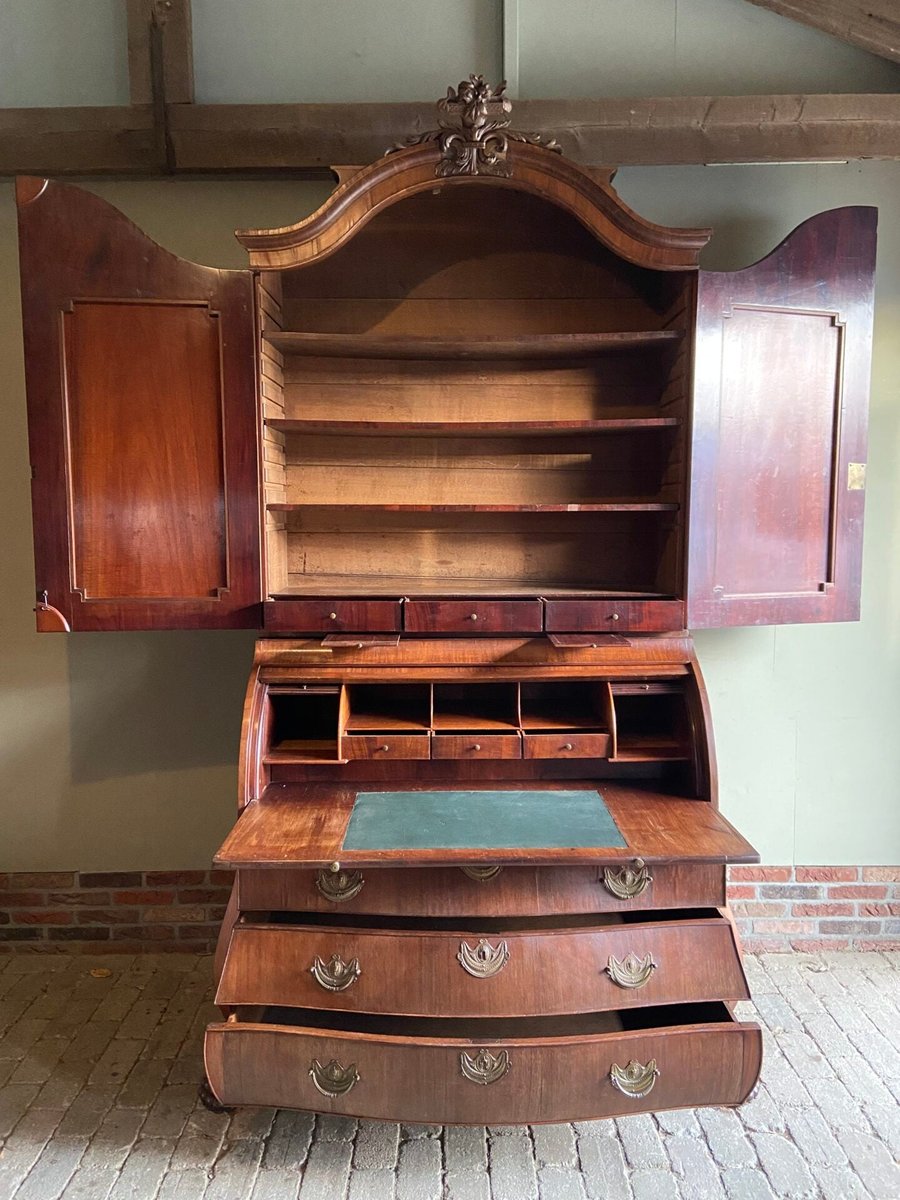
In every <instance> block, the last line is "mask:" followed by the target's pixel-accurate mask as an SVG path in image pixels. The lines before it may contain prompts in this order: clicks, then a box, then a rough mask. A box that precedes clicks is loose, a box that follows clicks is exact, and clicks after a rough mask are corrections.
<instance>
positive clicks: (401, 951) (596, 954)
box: [216, 915, 748, 1017]
mask: <svg viewBox="0 0 900 1200" xmlns="http://www.w3.org/2000/svg"><path fill="white" fill-rule="evenodd" d="M613 920H615V918H613ZM490 924H491V925H492V926H498V927H500V926H502V922H500V921H497V922H491V923H490ZM747 997H748V991H747V984H746V980H745V978H744V973H743V970H742V968H741V964H740V957H739V954H738V949H737V946H736V944H735V940H734V933H733V930H732V927H731V924H730V923H729V922H728V921H727V920H726V919H725V918H723V917H721V916H699V915H698V916H696V917H693V918H691V919H685V920H668V921H666V920H656V921H653V920H648V921H640V922H627V923H621V922H619V923H615V924H605V925H604V924H599V923H591V924H585V923H581V924H576V925H572V924H570V925H568V926H566V925H563V926H562V927H552V928H548V927H546V926H544V927H543V928H536V929H521V928H518V929H514V930H503V929H502V928H498V929H495V930H491V931H486V930H485V929H483V928H482V929H480V930H476V931H474V932H472V931H471V930H467V929H466V927H465V926H460V928H459V929H458V930H447V929H443V928H442V929H422V928H421V927H418V928H413V929H408V928H406V929H404V928H397V927H394V928H384V929H377V928H374V929H373V928H367V927H360V928H354V927H353V926H352V925H351V926H349V927H348V925H346V924H345V925H341V926H323V925H320V924H317V925H309V924H308V925H303V924H299V925H255V924H239V925H237V926H236V927H235V929H234V931H233V933H232V936H231V943H230V946H229V948H228V954H227V956H226V960H225V967H224V971H223V973H222V977H221V979H220V982H219V988H218V992H217V994H216V1003H217V1004H219V1005H221V1006H223V1007H227V1008H234V1007H238V1006H242V1005H260V1004H261V1005H289V1006H295V1007H298V1008H311V1009H319V1008H328V1009H337V1010H343V1011H347V1012H368V1013H382V1014H392V1013H393V1014H405V1015H410V1016H422V1017H501V1016H504V1017H505V1016H514V1017H516V1016H528V1017H531V1016H538V1017H539V1016H551V1015H558V1014H565V1013H589V1012H602V1011H606V1010H612V1009H620V1008H632V1007H638V1006H642V1005H653V1004H675V1003H687V1002H694V1001H705V1000H727V1001H735V1000H743V999H747Z"/></svg>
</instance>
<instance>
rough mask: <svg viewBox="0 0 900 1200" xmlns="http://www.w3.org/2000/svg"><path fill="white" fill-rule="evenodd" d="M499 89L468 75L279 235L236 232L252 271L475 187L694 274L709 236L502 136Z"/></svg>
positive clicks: (299, 258) (642, 259) (548, 150)
mask: <svg viewBox="0 0 900 1200" xmlns="http://www.w3.org/2000/svg"><path fill="white" fill-rule="evenodd" d="M505 87H506V84H505V83H501V84H500V85H499V86H498V87H497V88H491V87H490V85H488V84H487V83H485V81H484V78H483V77H482V76H480V75H471V76H470V77H469V79H468V80H464V81H463V82H462V83H460V85H459V87H458V88H457V89H455V90H454V89H453V88H448V89H447V95H446V97H445V98H444V99H443V100H440V101H439V102H438V112H439V126H440V127H439V128H438V129H436V130H430V131H428V132H427V133H423V134H420V135H419V136H417V137H415V138H413V139H410V142H409V143H408V144H407V145H405V146H398V147H394V148H393V149H391V150H388V151H387V153H385V154H384V155H382V157H381V158H379V159H377V160H376V161H375V162H373V163H372V164H371V165H369V166H367V167H363V168H361V169H360V170H358V171H355V172H354V173H353V174H351V175H350V176H349V177H348V178H346V179H344V180H343V182H342V183H341V184H340V186H339V187H338V188H337V189H336V190H335V191H334V192H333V193H332V195H331V196H329V197H328V199H327V200H326V201H325V203H324V204H323V205H322V206H321V208H319V209H317V210H316V212H314V213H312V214H311V215H310V216H308V217H306V218H305V219H304V220H302V221H298V222H297V224H296V225H285V226H283V227H281V228H279V229H239V230H237V231H236V235H235V236H236V237H237V239H238V241H239V242H241V244H242V245H244V246H246V248H247V250H248V251H249V255H250V265H251V266H252V267H258V268H261V269H263V270H284V269H287V268H290V267H299V266H304V265H306V264H307V263H311V262H314V261H316V260H317V259H322V258H326V257H327V256H328V255H329V254H332V253H333V252H334V251H335V250H337V249H339V248H340V247H341V246H343V245H345V244H346V243H347V242H348V241H349V240H350V239H351V238H352V237H353V236H354V235H355V234H356V233H357V232H358V231H359V230H361V229H362V228H363V227H364V226H365V225H366V224H367V223H368V222H369V221H370V220H371V219H372V218H373V217H374V216H376V215H377V214H378V213H379V212H382V211H383V210H384V209H386V208H389V207H390V206H391V205H392V204H396V203H397V202H398V201H399V200H404V199H406V198H407V197H409V196H414V195H416V194H417V193H419V192H424V191H435V190H439V189H441V188H444V187H465V186H466V185H470V186H471V185H472V184H479V185H481V186H484V185H490V186H496V187H503V188H511V189H513V190H518V191H521V192H527V193H529V194H531V195H534V196H539V197H541V198H542V199H544V200H547V201H549V202H550V203H551V204H556V205H558V206H559V207H560V208H561V209H564V210H565V211H567V212H569V213H571V215H572V216H574V217H575V218H576V219H577V220H579V221H580V222H581V223H582V225H584V226H585V227H586V228H587V229H588V230H589V231H590V232H591V233H592V234H593V235H594V236H595V237H596V238H597V240H598V241H599V242H601V243H602V244H603V245H604V246H606V247H607V248H608V249H610V250H611V251H613V253H615V254H617V255H619V256H620V257H621V258H624V259H625V260H627V261H628V262H631V263H634V264H636V265H637V266H640V267H648V268H650V269H652V270H657V271H684V270H691V269H695V268H696V267H697V262H698V257H699V254H700V251H701V250H702V249H703V247H704V246H705V245H706V243H707V242H708V241H709V238H710V233H711V231H710V230H709V229H671V228H667V227H666V226H663V225H655V224H653V223H652V222H650V221H645V220H644V219H643V218H642V217H640V216H638V214H637V213H635V212H634V211H633V210H632V209H630V208H629V207H628V205H627V204H625V203H623V201H622V200H621V199H620V198H619V196H618V195H617V193H616V192H615V190H614V189H613V188H612V186H611V184H610V179H611V177H612V174H613V171H612V170H611V169H610V170H607V171H603V172H594V173H588V172H587V171H585V170H583V169H582V168H581V167H579V166H577V165H576V164H575V163H573V162H571V161H570V160H569V159H566V158H564V157H563V156H562V154H561V153H560V151H559V147H558V146H557V145H556V143H555V142H549V143H545V142H543V141H542V139H540V138H538V137H536V136H534V135H531V134H524V133H519V132H518V131H516V130H512V129H510V128H509V122H510V115H509V114H510V112H511V110H512V104H511V102H510V101H509V100H508V99H507V97H506V96H505V95H504V88H505Z"/></svg>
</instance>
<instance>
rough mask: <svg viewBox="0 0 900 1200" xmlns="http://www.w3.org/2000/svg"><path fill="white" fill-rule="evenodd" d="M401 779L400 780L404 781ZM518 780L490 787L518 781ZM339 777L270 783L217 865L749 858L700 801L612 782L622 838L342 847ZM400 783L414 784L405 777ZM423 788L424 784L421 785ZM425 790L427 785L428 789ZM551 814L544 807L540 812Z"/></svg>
mask: <svg viewBox="0 0 900 1200" xmlns="http://www.w3.org/2000/svg"><path fill="white" fill-rule="evenodd" d="M404 786H405V785H404ZM523 786H524V785H523V783H522V782H518V783H512V784H504V782H503V781H497V782H496V784H494V783H492V785H491V787H492V788H494V789H496V790H502V789H503V788H504V787H512V788H515V789H521V788H522V787H523ZM568 786H574V787H578V788H584V787H590V786H591V785H590V783H589V782H585V781H579V782H578V783H574V782H570V781H565V782H563V781H554V783H553V787H554V788H562V787H568ZM365 790H366V789H365V788H364V787H351V786H341V785H339V784H334V783H331V784H321V783H315V784H272V785H271V786H270V787H268V788H267V789H266V791H265V793H264V794H263V796H262V797H261V798H260V799H259V800H255V801H253V802H251V803H250V804H248V805H247V807H246V808H245V809H244V811H243V813H242V814H241V816H240V818H239V819H238V822H237V824H236V825H235V827H234V829H233V830H232V831H231V833H230V834H229V835H228V837H227V838H226V839H225V842H224V844H223V845H222V847H221V848H220V850H219V852H218V854H217V855H216V858H215V861H216V863H218V864H220V865H222V866H230V867H245V866H256V867H259V866H284V865H287V864H296V865H297V866H328V865H329V864H331V863H332V862H335V861H340V862H341V863H342V864H346V865H347V866H367V865H371V866H376V865H379V864H382V865H385V866H387V865H390V864H392V863H394V864H396V863H398V862H405V863H407V864H409V865H414V864H418V863H425V864H429V865H432V866H442V865H446V864H453V863H456V864H460V863H463V864H464V863H471V862H500V863H506V862H508V863H515V862H524V863H528V864H535V865H539V864H547V865H552V864H557V865H563V864H573V865H574V864H578V863H592V862H593V863H597V862H619V863H621V862H626V861H629V860H631V859H634V858H642V859H643V860H644V861H645V862H648V863H653V862H671V861H674V860H682V861H685V862H718V863H724V862H756V861H758V855H757V854H756V852H755V850H754V849H753V847H752V846H751V845H750V843H749V842H747V841H746V839H745V838H743V837H742V836H741V835H740V834H739V833H738V832H737V830H736V829H735V828H734V827H733V826H732V825H730V824H729V822H728V821H726V820H725V818H724V817H723V816H722V815H721V814H720V813H719V812H717V811H716V809H715V808H713V806H712V805H711V804H709V803H707V802H706V801H701V800H684V799H677V798H674V797H672V796H671V795H667V794H665V793H660V792H654V791H651V790H649V789H643V788H641V787H638V786H626V785H624V784H622V783H619V782H608V783H607V782H605V781H604V783H603V786H602V788H601V791H602V795H603V799H604V801H605V802H606V805H607V808H608V809H609V811H610V813H611V815H612V817H613V819H614V820H615V822H616V825H617V826H618V827H619V830H620V831H621V833H622V835H623V837H624V838H625V840H626V843H627V846H626V848H625V849H621V848H615V849H612V848H610V847H607V846H585V847H577V848H566V849H549V848H546V849H526V850H522V849H504V850H496V849H494V850H466V849H460V850H441V849H431V850H415V851H411V850H406V851H403V850H396V851H379V850H346V851H345V850H344V849H343V840H344V834H345V832H346V829H347V824H348V822H349V819H350V813H351V811H352V808H353V803H354V799H355V797H356V793H357V792H358V791H365ZM408 790H410V791H414V790H417V789H416V786H415V785H410V786H409V788H408ZM423 790H424V789H423ZM432 790H433V789H432ZM548 820H551V821H552V813H548Z"/></svg>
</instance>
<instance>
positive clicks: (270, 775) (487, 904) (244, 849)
mask: <svg viewBox="0 0 900 1200" xmlns="http://www.w3.org/2000/svg"><path fill="white" fill-rule="evenodd" d="M439 108H440V119H439V128H438V129H437V130H436V131H435V132H433V133H426V134H423V135H421V136H419V137H418V138H417V139H415V140H414V141H412V142H411V143H410V144H408V145H407V146H405V147H403V148H400V149H396V150H394V151H391V152H389V153H387V154H386V155H385V156H384V157H383V158H381V159H379V160H378V161H377V162H375V163H373V164H371V165H370V166H367V167H360V168H354V169H342V170H341V171H340V172H339V175H340V178H341V183H340V185H339V186H338V187H337V189H336V191H335V192H334V194H333V195H332V196H331V197H330V199H329V200H328V201H327V202H326V203H325V204H324V205H323V207H322V208H321V209H319V210H318V211H317V212H316V213H313V214H312V216H310V217H308V218H306V219H305V220H303V221H301V222H299V224H297V225H293V226H288V227H285V228H282V229H272V230H244V231H239V233H238V237H239V239H240V241H241V242H242V243H243V245H244V246H245V247H246V248H247V250H248V251H249V259H250V262H249V269H248V270H246V271H222V270H214V269H211V268H208V267H201V266H197V265H195V264H193V263H189V262H185V261H183V260H180V259H177V258H175V257H174V256H173V255H171V254H169V253H168V252H167V251H165V250H163V249H162V248H160V247H158V246H156V245H155V244H154V243H152V242H151V241H149V239H147V238H146V237H145V236H144V235H143V234H142V233H141V232H140V231H139V230H137V229H136V228H135V227H134V226H133V225H132V224H131V223H130V222H128V221H127V220H126V219H125V218H124V217H123V216H122V215H121V214H119V213H117V212H116V211H115V210H114V209H112V208H111V207H110V206H108V205H107V204H105V203H104V202H102V201H100V200H99V199H97V198H96V197H94V196H92V195H90V194H88V193H86V192H84V191H81V190H79V189H76V188H72V187H67V186H63V185H60V184H56V183H52V182H48V181H46V180H35V179H22V180H20V181H19V184H18V199H19V206H20V244H21V262H22V286H23V314H24V327H25V348H26V368H27V381H28V404H29V429H30V438H31V451H32V462H33V466H34V483H33V492H34V518H35V561H36V572H37V594H38V606H37V613H38V627H39V628H40V629H43V630H48V631H49V630H73V631H78V630H102V629H173V628H180V629H200V628H207V629H208V628H218V629H223V628H258V629H260V630H261V631H262V632H263V635H264V636H262V637H261V639H260V640H259V641H258V642H257V645H256V653H255V659H254V664H253V669H252V673H251V678H250V684H249V688H248V692H247V697H246V702H245V709H244V722H243V730H242V737H241V756H240V769H239V774H240V780H239V817H238V820H237V822H236V824H235V826H234V828H233V830H232V832H231V834H230V835H229V836H228V838H227V840H226V842H225V844H224V845H223V846H222V847H221V849H220V850H219V852H218V855H217V857H216V861H217V862H218V863H220V864H221V865H223V866H227V867H231V868H233V869H234V871H235V883H234V890H233V893H232V898H231V903H230V905H229V909H228V913H227V915H226V918H225V920H224V922H223V927H222V933H221V937H220V940H219V947H218V952H217V955H216V979H217V992H216V1002H217V1004H218V1005H219V1006H220V1008H221V1010H222V1020H221V1021H218V1022H215V1023H213V1024H212V1025H210V1027H209V1028H208V1030H207V1033H206V1066H207V1074H208V1084H209V1087H210V1089H211V1092H212V1094H213V1096H214V1097H215V1099H216V1100H217V1101H218V1102H219V1103H221V1104H224V1105H241V1104H261V1105H275V1106H283V1107H295V1108H305V1109H314V1110H322V1111H328V1112H335V1113H344V1114H350V1115H357V1116H365V1117H376V1118H385V1119H391V1120H403V1121H414V1122H417V1121H425V1122H429V1123H446V1122H461V1123H479V1124H480V1123H491V1124H518V1123H534V1122H540V1121H554V1122H555V1121H564V1120H571V1119H588V1118H591V1117H603V1116H607V1115H615V1114H622V1113H629V1112H638V1111H648V1110H653V1109H669V1108H677V1107H679V1106H686V1105H689V1106H694V1105H703V1104H738V1103H740V1102H741V1101H742V1100H743V1099H745V1098H746V1096H747V1095H748V1094H749V1092H750V1091H751V1089H752V1088H753V1086H754V1083H755V1081H756V1079H757V1077H758V1074H759V1068H760V1058H761V1035H760V1031H759V1028H758V1027H757V1026H756V1025H755V1024H752V1023H748V1022H742V1021H739V1020H736V1019H735V1017H734V1005H735V1003H736V1002H737V1001H739V1000H743V999H746V998H747V997H748V991H747V984H746V980H745V978H744V974H743V970H742V967H741V960H740V952H739V949H738V945H737V942H736V939H735V933H734V929H733V925H732V922H731V920H730V918H729V914H728V910H727V906H726V897H725V875H726V866H727V864H728V863H735V862H753V861H756V855H755V852H754V850H753V848H752V847H751V846H750V845H749V844H748V843H747V842H746V841H745V839H744V838H743V837H742V836H741V835H740V834H739V833H738V832H737V831H736V830H735V829H734V828H733V827H732V826H731V825H730V824H729V822H728V821H727V820H725V818H724V817H723V816H722V815H721V814H720V812H719V811H718V803H717V783H716V766H715V752H714V746H713V736H712V726H711V721H710V716H709V710H708V705H707V701H706V695H705V691H704V687H703V681H702V677H701V674H700V670H699V667H698V664H697V659H696V655H695V652H694V648H693V644H692V640H691V637H690V634H689V633H687V632H686V630H687V629H693V628H706V627H711V626H726V625H742V624H743V625H753V624H765V623H776V622H803V621H830V620H850V619H854V618H855V617H857V616H858V608H859V582H860V550H861V536H862V515H863V501H864V495H865V493H864V482H865V437H866V405H867V388H868V370H869V353H870V340H871V317H872V274H873V263H874V244H875V213H874V210H872V209H868V208H845V209H838V210H834V211H831V212H827V213H822V214H820V215H818V216H815V217H812V218H811V219H810V220H808V221H807V222H806V223H804V224H803V225H802V226H800V227H799V228H798V229H797V230H796V231H795V232H794V233H793V234H792V235H791V236H790V237H789V238H787V239H786V241H784V242H783V243H782V244H781V245H780V246H779V247H778V248H777V249H776V250H774V251H773V253H772V254H770V255H769V256H768V257H767V258H764V259H763V260H762V261H760V262H759V263H757V264H755V265H753V266H750V267H748V268H746V269H744V270H740V271H733V272H719V273H716V272H708V271H702V270H700V269H699V266H698V256H699V253H700V251H701V249H702V247H703V246H704V245H705V243H706V241H707V240H708V237H709V231H708V230H701V229H670V228H663V227H661V226H658V225H654V224H651V223H649V222H647V221H645V220H643V219H642V218H641V217H639V216H638V215H637V214H636V213H634V212H632V211H631V210H630V209H629V208H628V207H627V206H626V205H625V204H624V203H623V202H622V201H621V199H620V198H619V197H618V196H617V194H616V192H615V190H614V189H613V187H612V176H613V172H612V171H611V170H606V171H600V170H593V171H585V170H583V169H582V168H580V167H578V166H576V165H575V164H574V163H572V162H570V161H568V160H567V159H565V158H564V157H563V156H562V155H561V154H560V153H558V150H557V148H556V147H555V146H553V145H543V144H540V142H539V141H537V140H535V139H533V138H530V137H528V136H527V135H525V134H520V133H517V132H516V131H514V130H513V129H512V128H510V120H511V117H510V104H509V101H508V100H506V98H505V96H504V95H503V92H502V88H501V89H496V90H492V89H491V88H490V87H489V86H488V85H487V84H485V83H484V81H483V80H482V79H480V78H478V77H473V78H471V79H470V80H469V81H467V82H465V83H463V84H461V85H460V87H459V88H458V89H456V90H453V89H451V91H450V92H449V94H448V96H447V98H446V99H445V100H443V101H441V104H440V105H439ZM748 736H750V737H752V736H753V734H752V730H748ZM763 800H764V798H761V802H763Z"/></svg>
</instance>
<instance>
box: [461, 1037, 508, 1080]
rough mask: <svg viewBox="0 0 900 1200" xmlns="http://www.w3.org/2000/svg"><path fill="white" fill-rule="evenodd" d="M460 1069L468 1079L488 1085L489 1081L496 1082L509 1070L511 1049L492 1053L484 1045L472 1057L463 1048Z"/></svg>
mask: <svg viewBox="0 0 900 1200" xmlns="http://www.w3.org/2000/svg"><path fill="white" fill-rule="evenodd" d="M459 1069H460V1071H462V1073H463V1075H464V1076H465V1077H466V1079H469V1080H471V1082H472V1083H481V1084H484V1086H485V1087H486V1086H487V1085H488V1084H489V1083H496V1082H497V1080H498V1079H502V1078H503V1076H504V1075H505V1074H506V1072H507V1071H508V1070H509V1051H508V1050H501V1051H500V1052H499V1053H498V1054H491V1052H490V1050H488V1049H486V1048H484V1047H482V1049H481V1050H479V1051H478V1053H477V1054H476V1055H475V1056H474V1057H472V1056H471V1055H469V1054H466V1052H465V1050H463V1052H462V1054H460V1056H459Z"/></svg>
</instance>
